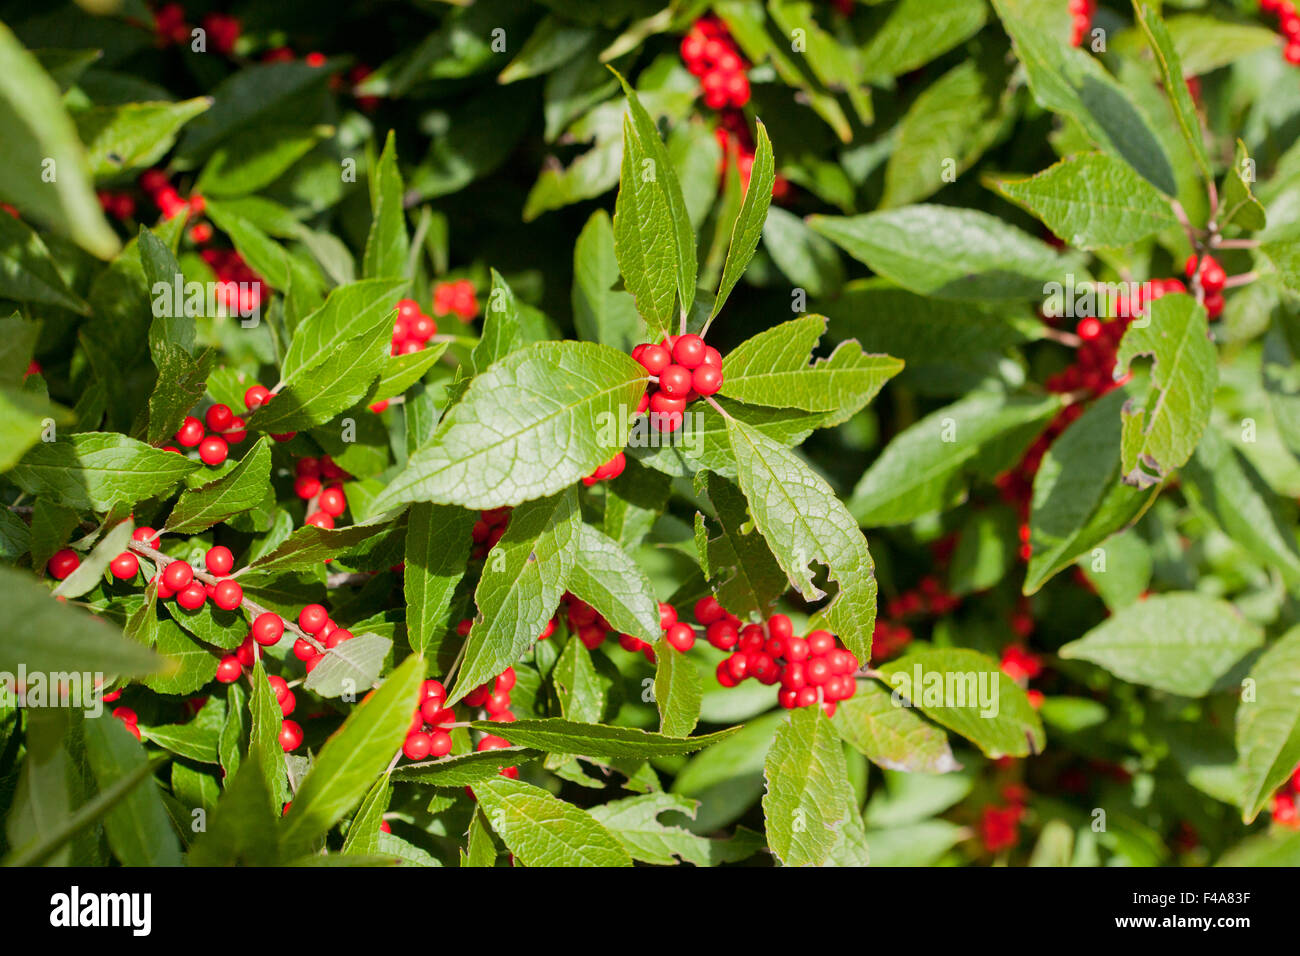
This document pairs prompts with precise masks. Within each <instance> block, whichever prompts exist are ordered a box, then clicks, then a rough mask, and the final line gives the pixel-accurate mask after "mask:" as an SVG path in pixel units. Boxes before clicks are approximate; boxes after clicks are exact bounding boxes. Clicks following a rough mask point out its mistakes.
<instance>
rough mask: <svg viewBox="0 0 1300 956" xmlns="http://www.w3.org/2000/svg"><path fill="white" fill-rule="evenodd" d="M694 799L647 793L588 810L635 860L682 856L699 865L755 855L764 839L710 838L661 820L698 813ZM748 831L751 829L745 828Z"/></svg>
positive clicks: (663, 862)
mask: <svg viewBox="0 0 1300 956" xmlns="http://www.w3.org/2000/svg"><path fill="white" fill-rule="evenodd" d="M696 806H698V804H697V803H696V802H695V801H694V800H688V799H687V798H685V797H681V796H678V795H677V794H672V793H647V794H643V795H642V796H639V797H627V798H625V799H623V800H611V801H610V802H609V803H604V804H601V805H600V806H597V807H592V808H591V810H589V811H588V812H589V813H590V814H591V815H592V816H593V817H595V819H596V820H597V822H599V823H600V824H602V825H603V826H604V827H605V828H606V829H607V830H609V832H610V833H612V834H613V835H614V838H615V839H616V840H618V842H619V843H621V844H623V848H624V849H626V850H627V852H628V853H629V854H631V856H632V858H633V859H634V860H639V861H641V862H642V863H653V864H656V865H658V866H673V865H674V864H676V863H677V861H678V860H682V861H684V862H687V863H693V864H695V865H696V866H716V865H718V864H720V863H730V862H735V861H737V860H743V859H746V858H747V857H750V856H753V854H754V853H756V852H757V851H758V850H759V849H760V848H761V847H762V841H761V840H759V839H757V838H755V837H754V836H753V835H750V836H749V837H746V836H744V835H742V833H738V834H737V835H736V836H734V837H732V838H731V839H730V840H710V839H708V838H706V837H702V836H697V835H696V834H694V833H692V832H691V831H689V830H684V829H682V828H681V827H676V826H668V825H666V824H664V823H661V822H660V821H659V817H660V815H661V814H663V813H680V814H684V815H685V816H688V817H693V816H695V808H696ZM743 832H744V833H748V832H749V831H743Z"/></svg>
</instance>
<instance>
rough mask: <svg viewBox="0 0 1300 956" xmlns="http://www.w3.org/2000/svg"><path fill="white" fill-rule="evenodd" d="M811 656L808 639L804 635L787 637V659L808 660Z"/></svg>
mask: <svg viewBox="0 0 1300 956" xmlns="http://www.w3.org/2000/svg"><path fill="white" fill-rule="evenodd" d="M810 656H811V650H810V648H809V647H808V641H807V639H805V638H802V637H794V636H790V637H787V638H786V639H785V659H786V660H787V661H792V662H793V661H806V660H807V659H808V658H809V657H810Z"/></svg>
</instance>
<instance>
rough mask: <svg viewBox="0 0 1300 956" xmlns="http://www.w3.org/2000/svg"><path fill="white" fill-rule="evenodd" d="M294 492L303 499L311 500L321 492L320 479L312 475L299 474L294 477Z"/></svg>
mask: <svg viewBox="0 0 1300 956" xmlns="http://www.w3.org/2000/svg"><path fill="white" fill-rule="evenodd" d="M293 493H294V494H295V495H297V496H298V497H299V498H301V499H302V500H303V501H310V500H311V499H312V498H315V497H316V496H317V495H318V494H320V479H319V478H315V477H313V476H311V475H299V476H298V477H297V478H295V479H294V482H293Z"/></svg>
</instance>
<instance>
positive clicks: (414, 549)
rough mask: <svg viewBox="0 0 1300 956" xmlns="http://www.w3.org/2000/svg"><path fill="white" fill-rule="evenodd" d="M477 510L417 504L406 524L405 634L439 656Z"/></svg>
mask: <svg viewBox="0 0 1300 956" xmlns="http://www.w3.org/2000/svg"><path fill="white" fill-rule="evenodd" d="M475 520H476V519H475V515H474V513H473V512H472V511H466V510H465V509H464V508H456V507H452V506H450V505H430V504H423V503H421V504H415V505H412V506H411V510H410V515H409V517H408V518H407V523H406V571H405V575H404V578H403V582H404V583H403V587H404V595H405V597H406V639H407V642H408V643H409V644H410V645H411V649H412V650H414V651H415V652H416V653H419V654H429V655H430V656H436V646H437V642H438V641H440V640H441V638H442V635H443V634H444V633H445V632H446V630H447V625H448V624H449V623H450V616H451V605H452V599H453V598H454V596H455V594H456V587H457V585H459V584H460V581H461V579H462V578H463V577H464V576H465V559H466V558H467V557H468V556H469V547H470V532H471V531H472V530H473V525H474V521H475Z"/></svg>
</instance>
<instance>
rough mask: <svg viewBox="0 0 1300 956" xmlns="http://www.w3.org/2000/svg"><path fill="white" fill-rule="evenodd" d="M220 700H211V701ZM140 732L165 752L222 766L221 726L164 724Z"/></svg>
mask: <svg viewBox="0 0 1300 956" xmlns="http://www.w3.org/2000/svg"><path fill="white" fill-rule="evenodd" d="M213 699H218V698H210V700H213ZM140 732H141V733H142V734H144V736H145V738H146V739H148V740H149V741H150V742H151V743H155V744H157V745H158V746H159V747H162V748H163V750H166V751H168V752H169V753H174V754H176V755H178V756H181V757H186V758H188V759H190V760H194V761H197V762H198V763H211V764H220V763H221V758H220V756H219V755H218V752H217V751H218V749H219V747H220V738H221V728H220V726H201V725H200V724H199V722H198V721H197V720H195V721H192V722H190V723H188V724H164V725H162V726H161V727H143V728H141V730H140Z"/></svg>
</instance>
